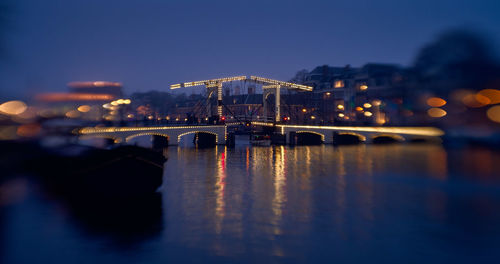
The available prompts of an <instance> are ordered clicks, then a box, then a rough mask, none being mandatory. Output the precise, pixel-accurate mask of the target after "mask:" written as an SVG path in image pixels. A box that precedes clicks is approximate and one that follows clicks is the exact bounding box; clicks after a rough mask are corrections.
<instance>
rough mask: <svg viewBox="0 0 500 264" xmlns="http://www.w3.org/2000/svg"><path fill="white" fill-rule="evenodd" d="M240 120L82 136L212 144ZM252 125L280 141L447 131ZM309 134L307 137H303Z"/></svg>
mask: <svg viewBox="0 0 500 264" xmlns="http://www.w3.org/2000/svg"><path fill="white" fill-rule="evenodd" d="M234 125H239V124H227V125H213V126H164V127H106V128H93V127H87V128H82V129H80V130H79V134H80V136H81V137H103V138H109V139H112V140H113V141H114V142H115V143H122V142H128V141H130V140H131V139H133V138H135V137H139V136H145V135H151V136H153V138H156V139H159V138H166V139H168V143H167V144H168V145H178V144H179V142H180V141H181V138H182V137H183V136H185V135H189V134H195V135H200V134H203V135H206V136H205V137H204V139H205V140H209V141H212V142H209V143H212V144H217V145H224V144H226V143H229V142H227V139H228V131H227V128H228V127H229V126H234ZM252 126H254V127H255V126H256V127H267V129H268V131H270V132H272V133H274V135H275V136H277V137H278V138H280V140H278V141H279V143H280V144H297V143H300V142H314V143H324V144H334V143H342V142H366V143H376V142H383V141H397V142H412V141H435V140H439V137H440V136H442V135H444V132H443V131H441V130H440V129H437V128H433V127H349V126H308V125H280V124H273V123H262V122H253V123H252ZM305 138H307V139H308V140H305V141H304V140H303V139H305Z"/></svg>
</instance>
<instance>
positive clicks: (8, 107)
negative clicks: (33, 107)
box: [0, 101, 28, 115]
mask: <svg viewBox="0 0 500 264" xmlns="http://www.w3.org/2000/svg"><path fill="white" fill-rule="evenodd" d="M27 108H28V106H27V105H26V104H25V103H24V102H21V101H9V102H5V103H3V104H1V105H0V113H2V114H6V115H19V114H21V113H23V112H24V111H26V109H27Z"/></svg>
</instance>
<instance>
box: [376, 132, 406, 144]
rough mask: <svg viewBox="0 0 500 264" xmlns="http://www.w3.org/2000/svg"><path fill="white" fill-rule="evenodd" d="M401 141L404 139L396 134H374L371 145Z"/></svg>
mask: <svg viewBox="0 0 500 264" xmlns="http://www.w3.org/2000/svg"><path fill="white" fill-rule="evenodd" d="M403 141H405V138H404V137H402V136H400V135H398V134H376V135H373V136H372V143H375V144H383V143H395V142H403Z"/></svg>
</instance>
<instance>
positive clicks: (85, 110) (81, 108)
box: [78, 105, 91, 113]
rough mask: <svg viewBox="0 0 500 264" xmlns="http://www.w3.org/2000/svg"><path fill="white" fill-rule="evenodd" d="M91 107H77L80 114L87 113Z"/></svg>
mask: <svg viewBox="0 0 500 264" xmlns="http://www.w3.org/2000/svg"><path fill="white" fill-rule="evenodd" d="M90 109H91V107H90V106H88V105H81V106H79V107H78V111H80V112H82V113H87V112H88V111H90Z"/></svg>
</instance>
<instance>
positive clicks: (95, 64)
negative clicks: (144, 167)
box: [0, 0, 500, 97]
mask: <svg viewBox="0 0 500 264" xmlns="http://www.w3.org/2000/svg"><path fill="white" fill-rule="evenodd" d="M0 3H2V5H6V6H7V11H5V12H3V13H4V14H2V15H1V16H3V17H6V20H2V21H3V22H1V23H2V25H0V30H1V31H2V32H1V33H2V34H1V35H0V42H1V46H2V49H1V54H0V89H1V93H0V96H2V97H16V96H19V97H27V96H29V95H32V94H34V93H38V92H44V91H65V90H67V88H66V83H67V82H70V81H94V80H104V81H116V82H122V83H123V84H124V87H125V91H126V92H127V93H131V92H134V91H148V90H152V89H155V90H164V91H167V90H168V87H169V85H170V84H172V83H178V82H183V81H195V80H203V79H207V78H216V77H225V76H232V75H240V74H242V75H260V76H264V77H269V78H276V79H281V80H288V79H290V78H291V77H292V76H293V75H294V74H295V72H296V71H298V70H301V69H308V70H312V69H313V68H314V67H316V66H318V65H323V64H329V65H335V66H343V65H346V64H351V65H352V66H361V65H363V64H365V63H367V62H383V63H397V64H401V65H411V63H412V61H413V59H414V57H415V55H416V53H417V52H418V50H419V48H420V47H422V46H423V45H425V44H426V43H429V42H430V41H432V40H433V39H434V38H435V37H436V36H437V35H438V34H439V33H441V32H443V31H445V30H448V29H456V28H466V29H473V30H477V31H479V32H480V33H481V34H483V35H484V36H486V37H487V40H488V41H489V42H490V44H491V46H492V47H493V48H494V49H496V50H495V51H496V52H497V53H498V48H497V47H498V45H499V43H500V15H499V14H500V4H499V2H498V0H476V1H471V0H419V1H409V0H378V1H375V0H373V1H370V0H330V1H326V0H323V1H320V0H307V1H305V0H302V1H296V0H288V1H273V0H266V1H260V0H254V1H240V0H232V1H229V0H227V1H226V0H224V1H216V0H213V1H197V0H179V1H177V0H116V1H114V0H0ZM5 21H6V22H5Z"/></svg>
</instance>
